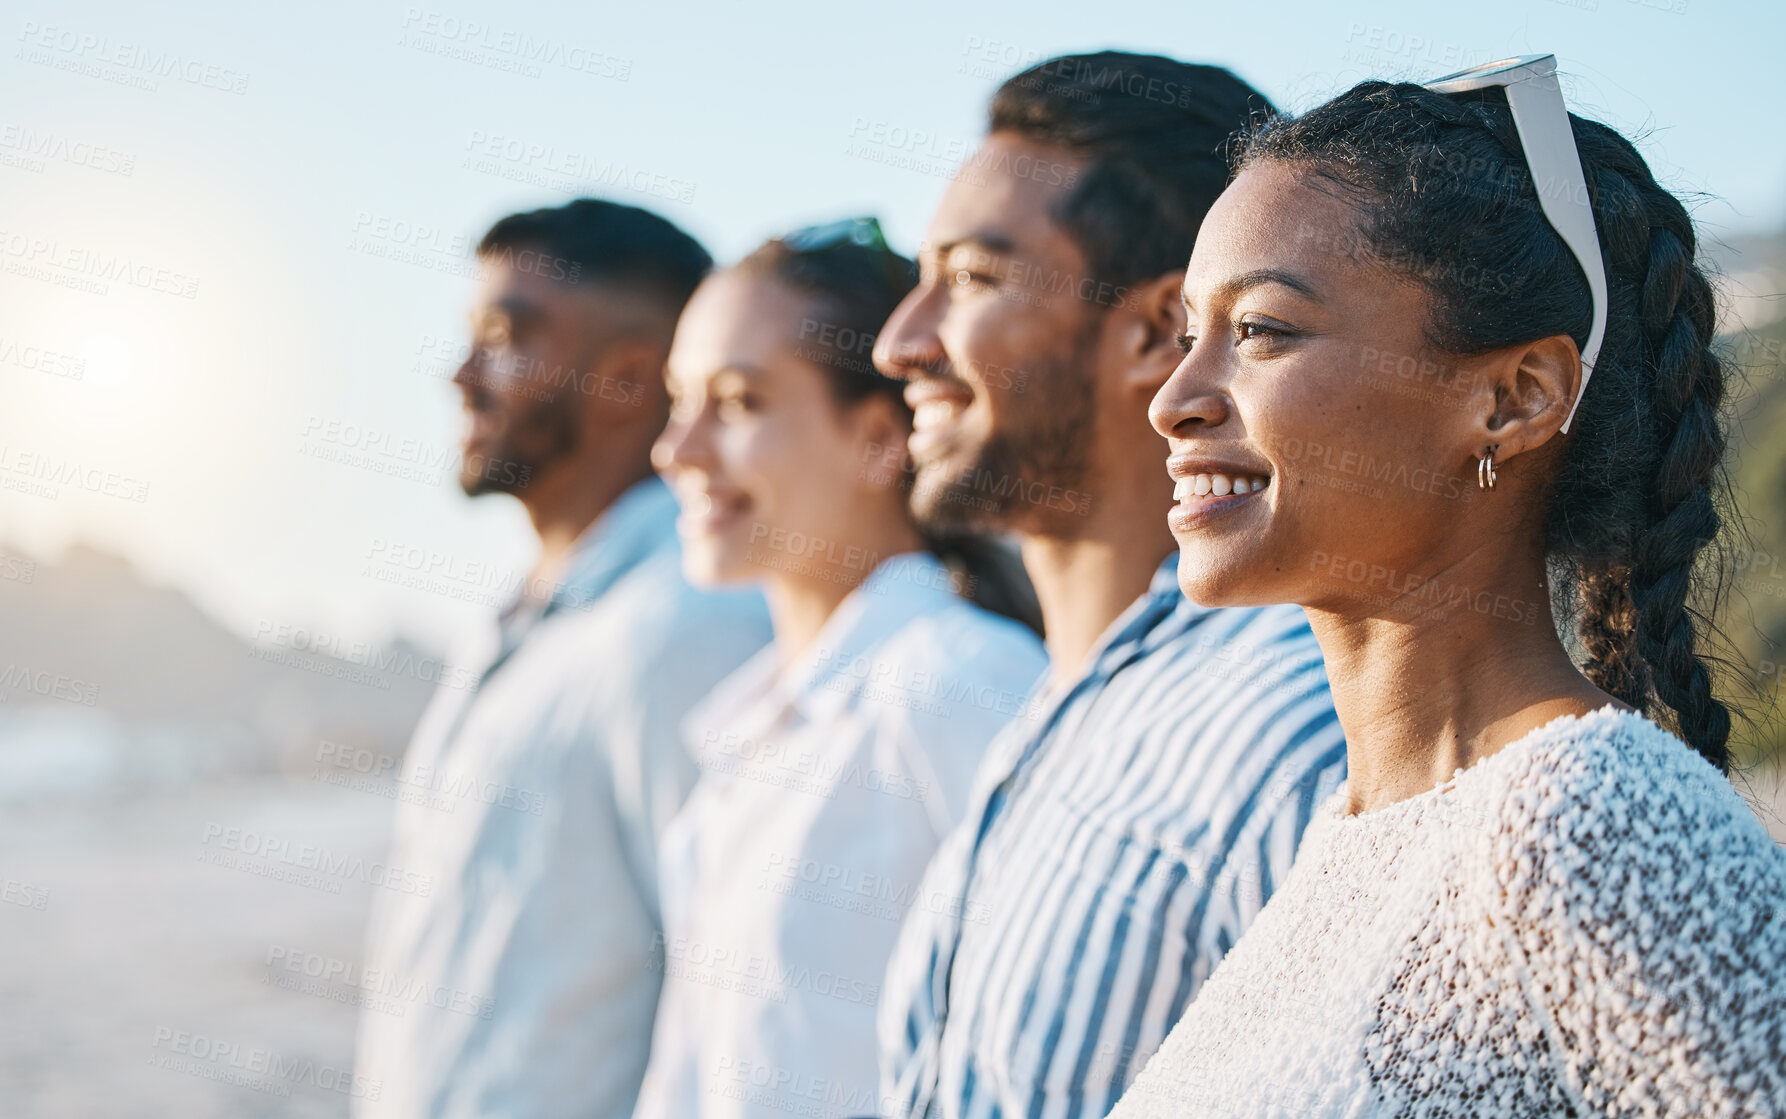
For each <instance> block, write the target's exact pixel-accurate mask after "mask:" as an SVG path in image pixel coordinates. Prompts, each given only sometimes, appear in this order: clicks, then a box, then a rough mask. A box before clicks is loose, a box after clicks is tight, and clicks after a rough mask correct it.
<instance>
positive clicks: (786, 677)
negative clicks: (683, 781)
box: [686, 552, 956, 740]
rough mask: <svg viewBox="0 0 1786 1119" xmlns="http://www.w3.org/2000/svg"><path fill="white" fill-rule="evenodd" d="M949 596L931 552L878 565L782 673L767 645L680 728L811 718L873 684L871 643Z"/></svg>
mask: <svg viewBox="0 0 1786 1119" xmlns="http://www.w3.org/2000/svg"><path fill="white" fill-rule="evenodd" d="M955 597H956V595H955V591H954V589H953V576H952V575H951V573H950V572H949V569H948V568H947V567H945V566H943V564H942V562H941V561H939V560H938V559H937V558H936V557H935V556H933V555H931V554H930V553H928V552H905V553H903V554H901V555H897V556H893V557H891V558H889V559H887V560H884V561H883V562H882V563H881V564H880V566H879V567H876V568H875V569H874V571H873V573H872V574H870V575H869V577H868V578H867V579H865V580H863V582H862V584H861V585H860V586H858V587H857V588H856V589H855V590H853V591H851V592H850V593H849V595H848V596H847V597H845V598H844V600H843V601H842V602H840V603H838V604H837V608H836V609H835V610H833V611H831V616H830V617H829V618H827V619H825V624H824V625H823V626H822V627H821V628H820V629H819V632H818V634H817V636H815V637H814V638H813V640H812V644H810V645H809V646H807V648H805V649H804V650H802V651H801V653H800V654H799V656H798V657H796V658H795V659H794V660H793V661H792V662H791V663H789V664H788V665H787V666H786V667H785V668H784V667H783V666H782V665H781V661H780V654H779V651H778V650H777V649H776V647H775V645H774V644H773V643H772V644H770V645H769V647H767V648H765V649H763V650H762V651H761V652H759V653H757V654H756V656H754V657H752V658H751V659H750V660H749V661H747V662H745V664H744V666H743V667H742V668H740V669H738V671H736V672H735V673H733V674H732V676H731V677H730V678H729V679H727V680H726V681H724V682H723V683H722V684H721V685H720V686H719V687H718V688H715V689H714V690H713V692H711V693H710V694H709V695H708V696H707V698H706V699H704V700H702V701H701V702H700V703H699V704H697V705H696V706H695V708H694V709H693V710H691V711H690V712H689V715H688V719H687V722H686V726H687V727H688V728H689V730H690V732H691V735H698V734H699V733H700V732H702V731H706V730H713V729H738V728H739V727H748V728H750V729H751V730H752V731H757V730H763V729H766V727H767V726H768V725H770V724H772V723H774V722H775V721H776V720H777V719H778V718H780V717H781V716H782V715H783V714H784V713H786V712H788V711H790V710H791V711H793V712H794V713H796V714H798V715H799V716H800V717H802V718H805V719H808V720H818V719H820V718H822V717H823V715H824V713H825V711H827V710H829V709H831V708H832V707H835V706H837V705H840V704H842V703H845V702H848V700H849V699H850V697H852V696H853V695H854V694H855V693H856V692H858V691H860V690H861V689H862V688H863V687H864V686H866V685H868V684H871V683H873V682H874V680H875V679H876V678H877V676H876V671H875V665H874V664H873V663H872V656H871V654H872V652H873V650H874V648H875V647H876V646H877V645H879V644H881V643H882V642H883V641H885V640H886V639H887V638H888V637H889V636H891V635H892V634H893V633H895V632H897V631H898V630H899V629H900V627H902V626H904V625H905V624H906V623H908V622H910V621H911V620H912V619H913V618H916V617H918V616H920V615H922V614H928V613H931V612H933V611H935V610H936V609H937V607H938V605H940V604H941V603H943V602H946V601H948V600H951V599H954V598H955ZM882 675H884V672H883V673H882ZM697 740H698V739H697Z"/></svg>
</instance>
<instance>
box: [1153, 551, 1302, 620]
mask: <svg viewBox="0 0 1786 1119" xmlns="http://www.w3.org/2000/svg"><path fill="white" fill-rule="evenodd" d="M1178 589H1179V590H1180V591H1181V592H1183V594H1184V596H1185V597H1186V598H1188V599H1190V600H1191V601H1192V602H1194V603H1196V604H1197V605H1198V606H1209V607H1216V606H1270V605H1273V604H1275V603H1277V602H1279V601H1280V600H1279V599H1276V598H1273V597H1271V596H1269V595H1268V594H1265V593H1264V592H1263V589H1262V588H1260V587H1258V586H1257V585H1256V581H1255V580H1252V579H1249V578H1247V577H1246V573H1245V571H1244V569H1242V567H1241V565H1237V564H1235V563H1233V562H1232V561H1229V562H1223V561H1222V560H1220V559H1216V558H1214V557H1211V556H1210V555H1208V554H1207V553H1206V552H1204V551H1202V550H1201V549H1198V550H1190V549H1184V548H1180V549H1179V552H1178Z"/></svg>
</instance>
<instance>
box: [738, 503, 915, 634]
mask: <svg viewBox="0 0 1786 1119" xmlns="http://www.w3.org/2000/svg"><path fill="white" fill-rule="evenodd" d="M848 539H849V540H850V542H851V545H852V546H851V547H850V548H847V549H843V548H840V549H835V550H832V551H829V552H826V553H823V554H817V555H807V556H794V555H788V556H783V557H778V558H779V559H781V560H783V561H785V562H783V563H781V564H780V565H779V566H775V567H770V568H769V569H768V570H767V571H766V572H765V573H764V579H763V597H764V598H765V599H766V600H767V601H768V604H769V623H770V625H771V626H772V627H773V628H774V630H775V649H776V653H777V656H778V658H779V659H780V661H781V664H782V667H784V668H785V667H787V666H788V665H790V664H792V663H793V662H794V661H795V660H796V659H797V658H798V657H799V656H800V655H801V654H802V653H804V652H805V651H806V650H807V648H808V647H809V646H811V645H812V643H813V642H814V641H815V640H817V638H818V636H819V632H820V631H821V630H823V629H824V628H825V623H826V622H828V621H830V620H831V615H832V614H833V613H835V612H836V610H837V608H838V606H840V605H842V603H843V600H844V599H846V598H848V597H849V596H850V592H852V591H854V590H855V589H856V588H857V587H859V586H861V585H862V584H863V583H865V582H867V581H868V577H869V576H870V575H873V574H874V572H875V569H876V568H878V567H879V566H880V565H881V564H882V563H885V562H886V561H887V560H889V559H891V558H893V557H894V556H897V555H903V554H904V553H906V552H916V551H922V550H923V548H924V541H923V539H922V538H921V537H920V536H919V535H918V532H917V530H916V529H914V528H912V527H911V525H910V524H909V523H906V522H903V521H901V522H899V523H895V524H888V525H885V526H882V527H876V528H875V529H874V530H873V531H864V532H856V533H851V534H849V536H848Z"/></svg>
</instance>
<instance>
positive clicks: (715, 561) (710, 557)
mask: <svg viewBox="0 0 1786 1119" xmlns="http://www.w3.org/2000/svg"><path fill="white" fill-rule="evenodd" d="M682 575H683V578H685V579H687V580H688V581H689V583H690V584H692V585H693V586H696V587H700V588H702V589H704V590H717V589H720V588H724V587H736V586H740V585H743V584H747V583H754V582H758V581H760V580H761V579H762V578H763V571H762V569H761V568H758V567H756V566H755V565H753V564H750V563H747V562H746V561H745V559H744V557H743V556H742V555H732V554H731V553H730V550H722V549H717V548H713V547H711V546H707V545H704V544H702V543H699V542H696V543H690V542H688V541H684V542H683V545H682Z"/></svg>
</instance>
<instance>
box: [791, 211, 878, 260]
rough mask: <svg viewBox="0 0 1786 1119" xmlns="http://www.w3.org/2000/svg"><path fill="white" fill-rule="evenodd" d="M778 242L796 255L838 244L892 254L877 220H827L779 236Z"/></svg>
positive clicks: (834, 246)
mask: <svg viewBox="0 0 1786 1119" xmlns="http://www.w3.org/2000/svg"><path fill="white" fill-rule="evenodd" d="M776 240H777V241H780V242H781V243H782V244H784V245H786V246H787V247H788V248H790V249H793V250H794V251H795V252H797V253H812V252H818V251H820V250H822V249H833V248H836V247H837V246H839V245H861V246H862V247H863V248H865V249H878V250H880V251H881V252H888V253H890V252H892V251H893V250H892V249H891V248H889V247H888V245H887V237H886V235H885V234H884V233H882V232H881V223H880V222H879V221H876V220H875V219H874V218H844V219H843V220H842V221H828V222H825V223H824V224H823V225H809V226H807V227H806V228H805V229H796V230H794V232H792V233H788V234H784V235H783V236H781V237H777V238H776Z"/></svg>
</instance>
